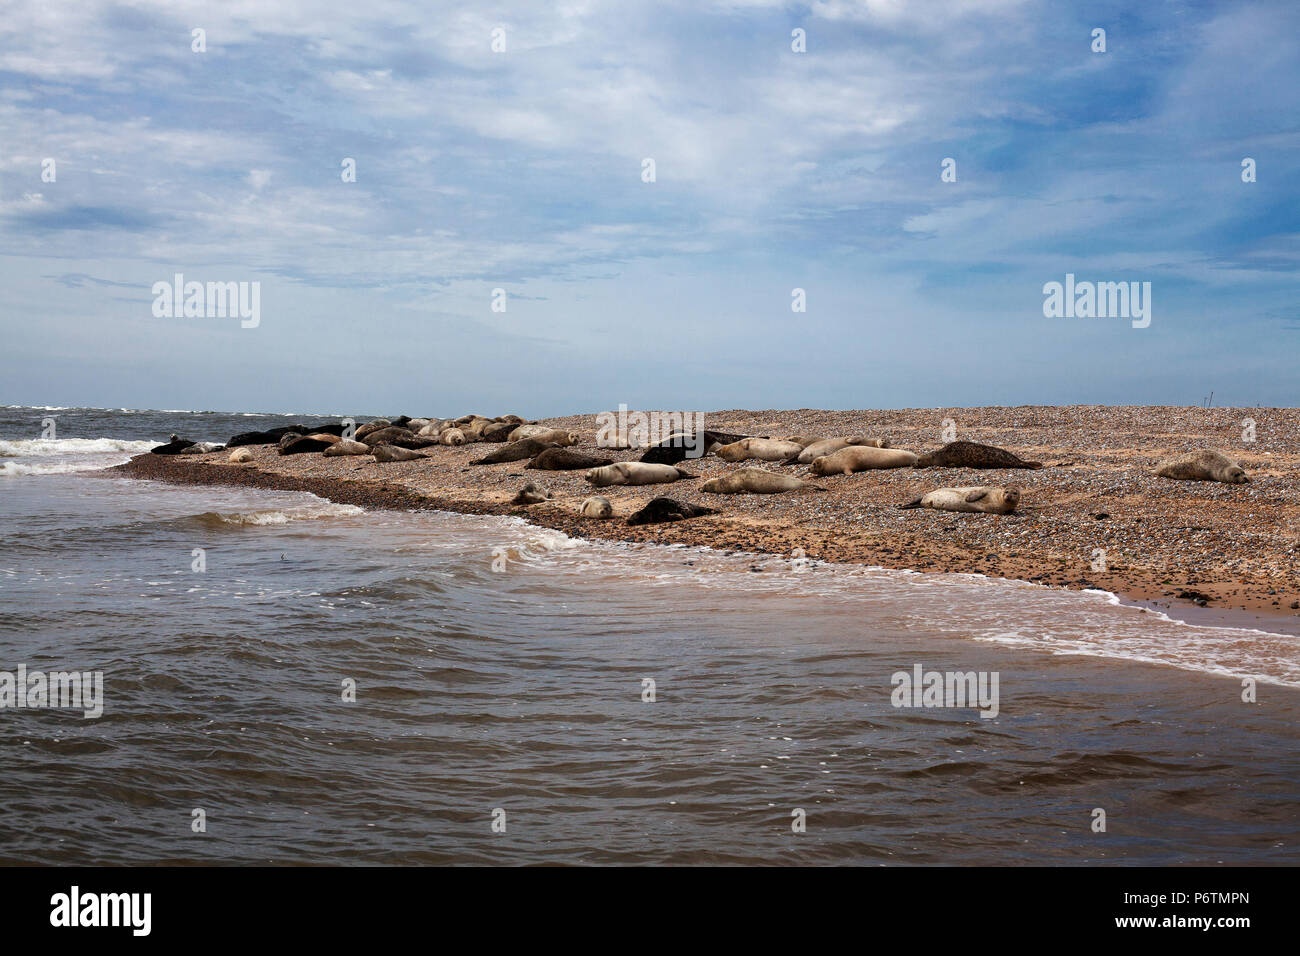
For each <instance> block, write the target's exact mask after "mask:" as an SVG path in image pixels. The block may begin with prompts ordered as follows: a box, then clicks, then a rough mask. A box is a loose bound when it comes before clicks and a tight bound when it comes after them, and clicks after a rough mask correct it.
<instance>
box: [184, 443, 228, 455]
mask: <svg viewBox="0 0 1300 956" xmlns="http://www.w3.org/2000/svg"><path fill="white" fill-rule="evenodd" d="M225 447H226V446H225V445H218V444H217V443H216V442H214V441H196V442H195V443H194V444H193V445H191V446H190V447H189V448H182V449H181V454H182V455H206V454H207V453H208V452H210V451H221V450H222V449H223V448H225Z"/></svg>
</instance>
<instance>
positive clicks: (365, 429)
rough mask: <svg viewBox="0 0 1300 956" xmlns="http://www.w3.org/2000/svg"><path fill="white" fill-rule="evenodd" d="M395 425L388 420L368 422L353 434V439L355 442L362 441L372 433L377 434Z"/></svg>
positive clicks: (381, 419) (379, 419) (380, 419)
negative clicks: (382, 429)
mask: <svg viewBox="0 0 1300 956" xmlns="http://www.w3.org/2000/svg"><path fill="white" fill-rule="evenodd" d="M392 425H393V423H392V422H390V421H389V420H388V419H387V418H376V419H375V420H374V421H373V422H366V423H365V424H364V425H362V426H361V427H359V428H358V429H357V430H356V432H354V433H353V435H352V438H353V439H354V440H355V441H361V439H363V438H365V437H366V436H367V435H369V434H370V433H371V432H377V431H379V429H381V428H391V427H392Z"/></svg>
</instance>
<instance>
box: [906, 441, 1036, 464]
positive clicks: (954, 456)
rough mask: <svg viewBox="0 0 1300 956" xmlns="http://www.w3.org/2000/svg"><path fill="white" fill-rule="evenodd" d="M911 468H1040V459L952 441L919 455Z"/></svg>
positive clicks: (1000, 449)
mask: <svg viewBox="0 0 1300 956" xmlns="http://www.w3.org/2000/svg"><path fill="white" fill-rule="evenodd" d="M912 467H913V468H1042V467H1043V463H1042V462H1041V461H1025V460H1024V459H1023V458H1021V457H1019V456H1018V455H1015V454H1013V453H1012V452H1009V451H1007V450H1006V449H1005V448H997V447H996V446H994V445H979V444H976V443H975V442H973V441H953V442H949V443H948V444H946V445H944V446H943V447H942V448H940V449H939V450H938V451H932V452H930V453H929V454H926V455H921V456H920V457H919V458H917V460H916V464H915V465H913V466H912Z"/></svg>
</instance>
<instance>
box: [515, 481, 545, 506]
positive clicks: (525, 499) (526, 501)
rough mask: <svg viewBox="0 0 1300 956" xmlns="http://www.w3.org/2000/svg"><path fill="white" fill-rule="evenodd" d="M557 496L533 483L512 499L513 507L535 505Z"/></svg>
mask: <svg viewBox="0 0 1300 956" xmlns="http://www.w3.org/2000/svg"><path fill="white" fill-rule="evenodd" d="M554 497H555V496H554V495H553V494H551V493H550V492H549V491H547V490H546V489H545V488H539V487H537V485H535V484H533V483H532V482H531V481H530V482H529V483H528V484H526V485H524V486H523V487H522V488H520V489H519V493H518V494H517V495H515V496H514V497H513V498H511V499H510V503H511V504H512V505H535V504H539V503H540V502H543V501H546V500H548V499H550V498H554Z"/></svg>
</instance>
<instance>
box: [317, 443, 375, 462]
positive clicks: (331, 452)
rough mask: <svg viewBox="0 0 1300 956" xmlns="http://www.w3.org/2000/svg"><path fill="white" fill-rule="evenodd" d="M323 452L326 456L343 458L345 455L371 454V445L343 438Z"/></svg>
mask: <svg viewBox="0 0 1300 956" xmlns="http://www.w3.org/2000/svg"><path fill="white" fill-rule="evenodd" d="M321 454H322V455H324V456H325V457H326V458H341V457H343V456H345V455H369V454H370V446H369V445H367V444H366V443H365V442H363V441H352V440H351V439H349V438H341V439H339V440H338V441H336V442H335V443H334V444H332V445H330V446H329V447H328V448H326V449H325V450H324V451H323V452H321Z"/></svg>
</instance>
